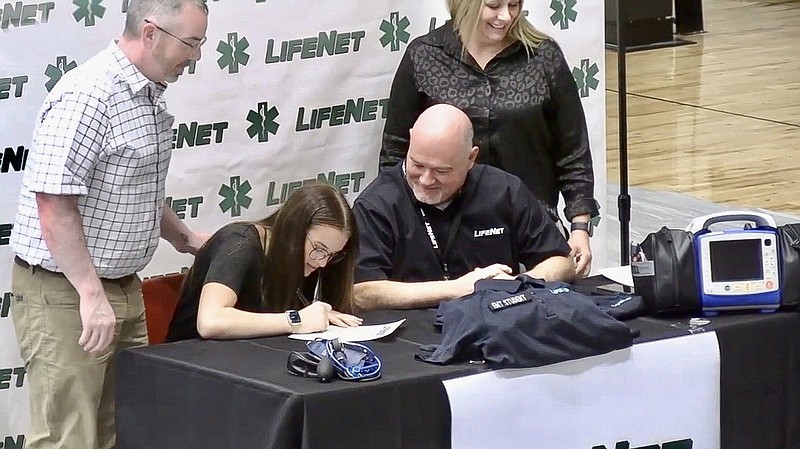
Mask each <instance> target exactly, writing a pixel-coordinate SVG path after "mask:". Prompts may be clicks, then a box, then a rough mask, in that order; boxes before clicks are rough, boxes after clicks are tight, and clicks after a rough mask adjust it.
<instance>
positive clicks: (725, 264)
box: [708, 239, 764, 282]
mask: <svg viewBox="0 0 800 449" xmlns="http://www.w3.org/2000/svg"><path fill="white" fill-rule="evenodd" d="M708 249H709V253H710V255H711V280H712V281H713V282H731V281H753V280H758V279H763V278H764V271H763V264H762V261H761V239H747V240H717V241H711V242H709V244H708Z"/></svg>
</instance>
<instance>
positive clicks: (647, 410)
mask: <svg viewBox="0 0 800 449" xmlns="http://www.w3.org/2000/svg"><path fill="white" fill-rule="evenodd" d="M719 379H720V361H719V346H718V343H717V335H716V333H714V332H707V333H701V334H696V335H690V336H686V337H680V338H671V339H668V340H658V341H653V342H649V343H642V344H638V345H634V346H633V347H632V348H629V349H625V350H620V351H614V352H611V353H608V354H604V355H600V356H596V357H589V358H585V359H580V360H572V361H569V362H564V363H559V364H556V365H550V366H545V367H540V368H529V369H513V370H511V369H509V370H499V371H491V372H487V373H481V374H476V375H473V376H467V377H461V378H457V379H452V380H448V381H445V382H444V385H445V388H446V389H447V395H448V397H449V398H450V408H451V410H452V420H453V440H452V442H453V449H472V448H486V447H514V448H520V449H527V448H530V449H534V448H536V449H538V448H547V449H575V448H580V449H614V448H648V449H650V448H664V449H719V447H720V436H719V435H720V424H719V411H720V409H719V400H720V386H719Z"/></svg>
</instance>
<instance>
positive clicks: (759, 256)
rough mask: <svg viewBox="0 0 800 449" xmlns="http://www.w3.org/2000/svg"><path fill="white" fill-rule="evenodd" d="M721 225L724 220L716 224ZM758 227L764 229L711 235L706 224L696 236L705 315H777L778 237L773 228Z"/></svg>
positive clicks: (699, 288)
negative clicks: (742, 312)
mask: <svg viewBox="0 0 800 449" xmlns="http://www.w3.org/2000/svg"><path fill="white" fill-rule="evenodd" d="M722 217H723V218H729V217H725V216H724V215H722ZM737 217H738V218H740V219H741V216H737ZM770 218H771V217H770ZM719 221H724V220H720V219H717V220H716V221H714V222H719ZM756 223H757V224H759V225H764V226H759V227H758V228H753V227H744V228H742V229H731V230H723V231H710V230H708V224H709V223H706V224H705V226H704V228H703V229H701V230H699V231H698V232H697V233H695V237H694V240H695V241H694V249H695V262H696V265H697V271H696V275H697V278H698V279H697V281H698V293H699V295H700V302H701V304H702V307H703V311H704V312H715V311H720V310H736V309H759V310H761V311H774V310H776V309H777V308H778V306H780V294H781V292H780V273H779V268H778V267H779V266H780V264H779V257H780V254H779V251H778V244H777V242H778V234H777V231H776V230H775V229H774V227H770V226H768V225H765V223H761V222H760V221H757V222H756Z"/></svg>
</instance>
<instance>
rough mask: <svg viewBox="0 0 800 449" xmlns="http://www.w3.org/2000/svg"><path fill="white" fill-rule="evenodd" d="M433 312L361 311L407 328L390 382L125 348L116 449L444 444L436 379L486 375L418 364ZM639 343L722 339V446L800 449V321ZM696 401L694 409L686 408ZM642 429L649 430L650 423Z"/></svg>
mask: <svg viewBox="0 0 800 449" xmlns="http://www.w3.org/2000/svg"><path fill="white" fill-rule="evenodd" d="M434 315H435V311H433V310H412V311H387V312H373V313H369V314H366V315H365V318H366V324H375V323H384V322H389V321H394V320H396V319H399V318H403V317H405V318H408V321H407V322H406V323H405V324H404V325H403V326H402V327H401V328H400V329H398V331H397V332H396V333H395V334H394V335H392V336H390V337H387V338H384V339H382V340H379V341H375V342H371V343H370V345H371V346H372V347H373V348H374V349H375V351H376V352H377V353H378V354H379V355H380V356H381V358H382V359H383V361H384V372H383V377H382V378H381V379H380V380H377V381H374V382H367V383H350V382H344V381H340V380H338V381H334V382H332V383H329V384H322V383H318V382H316V381H315V380H313V379H306V378H299V377H294V376H291V375H290V374H288V372H287V371H286V366H285V364H286V358H287V355H288V353H289V352H290V351H292V350H303V349H304V344H303V342H299V341H294V340H289V339H287V338H286V337H273V338H261V339H252V340H236V341H201V340H193V341H185V342H179V343H172V344H166V345H156V346H149V347H145V348H138V349H133V350H127V351H123V352H122V353H121V354H120V356H119V361H118V369H117V382H118V384H117V385H118V392H117V431H118V438H117V447H118V448H119V449H134V448H137V449H138V448H156V447H158V448H192V449H201V448H214V449H220V448H236V449H251V448H252V449H255V448H310V449H323V448H415V449H417V448H422V449H424V448H448V447H449V446H450V409H449V404H448V401H447V396H446V393H445V390H444V387H443V385H442V383H441V380H443V379H447V378H452V377H456V376H463V375H468V374H473V373H478V372H481V371H483V370H484V369H485V368H484V367H483V366H481V365H469V364H465V365H454V366H437V365H431V364H427V363H423V362H419V361H416V360H414V358H413V355H414V353H416V352H417V349H418V346H419V345H420V344H431V343H437V342H438V340H439V335H438V334H437V333H436V332H435V329H434V327H433V325H432V323H433V318H434ZM628 323H629V325H630V326H631V327H632V328H634V329H637V330H639V331H640V333H641V335H640V337H639V338H637V342H642V341H650V340H655V339H660V338H669V337H674V336H681V335H687V334H689V333H696V332H708V331H716V332H717V334H718V338H719V342H720V353H721V417H720V422H721V429H722V435H721V441H722V448H724V449H739V448H741V449H753V448H758V449H773V448H774V449H778V448H782V449H800V313H796V312H788V313H774V314H737V315H724V316H719V317H713V318H711V319H710V323H708V324H705V325H702V326H697V325H692V324H690V321H689V318H688V317H672V318H659V319H655V318H637V319H635V320H631V321H629V322H628ZM691 406H692V404H687V407H691ZM643 425H646V423H643Z"/></svg>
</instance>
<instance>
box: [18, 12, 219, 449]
mask: <svg viewBox="0 0 800 449" xmlns="http://www.w3.org/2000/svg"><path fill="white" fill-rule="evenodd" d="M207 27H208V7H207V5H206V3H205V0H131V1H130V3H129V6H128V13H127V18H126V24H125V30H124V32H123V35H122V36H121V37H120V38H119V39H116V40H114V41H113V42H111V43H110V44H109V46H108V47H107V48H106V49H105V50H103V51H101V52H100V53H99V54H97V55H96V56H94V57H93V58H91V59H90V60H88V61H87V62H85V63H84V64H82V65H81V66H79V67H78V68H76V69H74V70H72V71H70V72H68V73H66V74H65V75H64V77H63V78H62V79H61V80H60V81H59V83H58V84H57V85H56V86H55V88H54V89H53V90H52V91H51V92H50V93H49V94H48V96H47V98H46V99H45V101H44V105H43V106H42V109H41V111H40V113H39V115H38V117H37V123H36V128H35V130H34V134H33V145H32V149H31V152H30V156H29V160H28V166H27V169H26V172H25V176H24V179H23V185H22V189H21V192H20V199H19V208H18V211H17V217H16V222H15V225H14V234H13V237H12V245H13V249H14V252H15V254H16V256H15V259H14V267H13V270H12V289H13V293H14V297H15V300H14V302H13V304H12V318H13V321H14V327H15V329H16V334H17V339H18V341H19V346H20V354H21V356H22V358H23V360H24V362H25V368H26V370H27V375H28V385H29V387H30V394H31V400H30V409H31V410H30V411H31V428H30V430H29V432H28V435H27V441H26V443H27V444H26V446H27V447H28V449H40V448H86V449H96V448H97V449H100V448H112V447H114V443H115V433H114V402H113V399H114V382H113V380H114V373H113V369H114V356H115V354H116V353H117V352H118V351H119V350H121V349H124V348H128V347H134V346H141V345H145V344H147V327H146V324H145V315H144V304H143V300H142V289H141V281H140V279H139V277H138V276H137V274H136V273H137V272H138V271H139V270H141V269H142V268H144V267H145V265H147V263H148V262H149V261H150V259H151V258H152V256H153V253H154V252H155V249H156V246H157V245H158V240H159V237H162V238H164V239H166V240H167V241H169V242H170V243H171V244H172V245H173V246H174V247H175V249H176V250H178V251H180V252H188V253H194V252H196V251H197V249H199V247H200V246H202V244H203V242H204V240H205V237H204V236H201V235H198V234H195V233H194V232H192V231H190V230H189V229H188V228H187V227H186V225H184V224H183V223H182V222H181V221H180V219H178V217H177V216H176V215H175V213H174V212H173V211H172V210H171V209H170V208H168V207H164V198H165V181H166V177H167V169H168V167H169V162H170V156H171V152H172V124H173V121H174V118H173V116H172V115H170V114H169V112H167V109H166V104H165V102H164V99H163V95H162V94H163V92H164V90H165V89H166V83H171V82H174V81H176V80H177V79H178V77H179V76H180V75H181V74H182V73H183V70H184V69H185V68H186V67H187V66H188V65H189V64H190V63H191V62H192V61H196V60H199V59H200V47H201V46H202V45H203V43H205V41H206V29H207Z"/></svg>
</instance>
